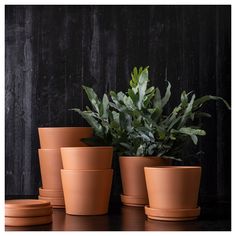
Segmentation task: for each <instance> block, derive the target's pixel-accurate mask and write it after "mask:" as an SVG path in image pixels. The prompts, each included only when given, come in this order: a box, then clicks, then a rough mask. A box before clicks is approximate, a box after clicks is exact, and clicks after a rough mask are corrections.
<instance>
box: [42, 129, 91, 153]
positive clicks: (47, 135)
mask: <svg viewBox="0 0 236 236" xmlns="http://www.w3.org/2000/svg"><path fill="white" fill-rule="evenodd" d="M38 132H39V140H40V146H41V148H46V149H54V148H60V147H77V146H86V145H85V144H84V143H83V142H81V139H82V138H89V137H92V135H93V130H92V128H91V127H47V128H38Z"/></svg>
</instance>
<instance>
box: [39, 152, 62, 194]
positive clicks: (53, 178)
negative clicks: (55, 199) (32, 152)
mask: <svg viewBox="0 0 236 236" xmlns="http://www.w3.org/2000/svg"><path fill="white" fill-rule="evenodd" d="M38 153H39V163H40V171H41V178H42V186H43V189H54V190H61V191H62V184H61V173H60V171H61V169H62V160H61V153H60V149H38Z"/></svg>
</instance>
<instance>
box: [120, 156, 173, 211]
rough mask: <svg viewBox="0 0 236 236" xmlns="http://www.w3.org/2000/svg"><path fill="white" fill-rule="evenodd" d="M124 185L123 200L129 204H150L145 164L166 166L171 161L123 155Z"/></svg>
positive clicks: (122, 172)
mask: <svg viewBox="0 0 236 236" xmlns="http://www.w3.org/2000/svg"><path fill="white" fill-rule="evenodd" d="M119 162H120V172H121V180H122V187H123V194H122V195H121V201H122V203H123V204H124V205H127V206H140V207H143V206H144V205H147V204H148V195H147V188H146V183H145V177H144V167H145V166H166V165H170V164H171V161H170V160H168V159H164V158H159V157H135V156H122V157H120V158H119Z"/></svg>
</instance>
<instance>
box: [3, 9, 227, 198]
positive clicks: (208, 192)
mask: <svg viewBox="0 0 236 236" xmlns="http://www.w3.org/2000/svg"><path fill="white" fill-rule="evenodd" d="M5 13H6V21H5V24H6V28H5V37H6V38H5V42H6V44H5V47H6V51H5V57H6V60H5V63H6V64H5V65H6V83H5V87H6V93H5V96H6V103H5V107H6V111H5V118H6V124H5V127H6V132H5V137H6V139H5V146H6V157H5V170H6V171H5V177H6V178H5V184H6V185H5V189H6V191H5V193H6V195H8V196H9V195H37V192H38V187H39V186H40V181H41V180H40V172H39V162H38V156H37V149H38V148H39V140H38V135H37V127H41V126H81V125H85V122H84V121H83V120H82V119H81V118H80V117H79V116H78V115H77V114H75V113H73V112H71V111H68V109H69V108H71V107H80V108H83V107H85V105H86V104H88V101H87V100H86V97H85V95H84V93H83V91H82V88H81V85H82V84H85V85H88V86H92V87H93V88H94V89H95V90H96V91H97V92H98V94H100V95H102V94H103V92H105V91H107V90H109V89H114V90H122V89H126V88H127V86H128V81H129V79H130V71H131V70H132V68H133V67H134V66H146V65H149V66H150V75H151V81H152V83H154V84H155V85H158V86H159V87H160V88H161V90H162V91H163V90H164V87H165V82H164V80H165V79H168V80H169V81H170V82H171V83H172V87H173V88H172V99H171V103H172V104H173V105H175V104H176V102H177V99H178V98H179V96H180V93H181V91H182V90H186V91H191V90H194V91H195V92H196V94H197V95H205V94H213V95H218V96H222V97H224V98H225V99H227V100H228V101H229V102H230V99H231V8H230V6H6V9H5ZM207 109H208V110H209V111H210V112H211V113H212V115H213V117H212V119H210V120H205V123H204V124H205V125H204V127H205V128H206V130H207V134H208V135H207V136H206V137H204V138H202V140H201V141H200V143H199V145H198V147H197V150H202V151H203V152H204V154H203V155H202V157H201V165H202V166H203V176H202V184H201V198H202V199H204V198H210V199H212V198H213V199H217V200H229V199H230V187H231V137H230V136H231V125H230V122H231V117H230V111H228V110H226V108H225V107H224V106H223V105H222V104H219V103H218V104H215V103H214V102H212V103H211V104H209V105H207ZM113 187H114V188H113V191H114V193H113V195H112V196H113V198H115V197H116V196H118V194H119V191H120V186H119V184H118V183H116V185H115V186H113Z"/></svg>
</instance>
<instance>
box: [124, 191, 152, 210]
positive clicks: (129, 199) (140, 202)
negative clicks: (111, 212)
mask: <svg viewBox="0 0 236 236" xmlns="http://www.w3.org/2000/svg"><path fill="white" fill-rule="evenodd" d="M120 198H121V202H122V203H123V205H125V206H136V207H144V206H145V205H147V204H148V200H147V199H145V198H142V197H137V196H127V195H123V194H121V195H120Z"/></svg>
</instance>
